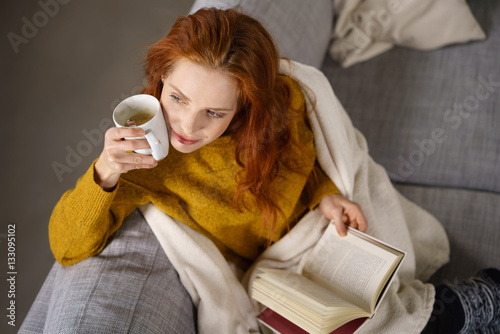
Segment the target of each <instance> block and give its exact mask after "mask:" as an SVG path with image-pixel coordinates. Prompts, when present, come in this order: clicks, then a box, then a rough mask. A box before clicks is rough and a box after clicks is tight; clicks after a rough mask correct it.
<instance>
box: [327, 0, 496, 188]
mask: <svg viewBox="0 0 500 334" xmlns="http://www.w3.org/2000/svg"><path fill="white" fill-rule="evenodd" d="M470 7H471V10H472V12H473V14H474V15H475V17H476V19H477V20H478V22H479V24H480V25H481V26H482V28H483V29H484V31H485V32H486V34H487V36H488V37H487V40H485V41H481V42H473V43H467V44H460V45H454V46H448V47H444V48H441V49H438V50H435V51H416V50H409V49H404V48H394V49H392V50H390V51H388V52H387V53H384V54H382V55H380V56H377V57H375V58H373V59H371V60H369V61H367V62H365V63H361V64H356V65H354V66H352V67H350V68H347V69H344V68H341V67H340V66H339V65H338V64H336V63H335V62H334V61H333V60H332V59H331V58H330V57H327V58H326V59H325V62H324V63H323V65H322V67H321V69H322V71H323V72H324V73H325V74H326V76H327V77H328V78H329V80H330V82H331V84H332V86H333V89H334V91H335V93H336V94H337V96H338V98H339V100H340V102H341V103H342V105H343V106H344V107H345V109H346V111H347V112H348V113H349V115H350V117H351V118H352V121H353V123H354V125H355V126H356V127H357V128H358V129H360V130H361V132H362V133H363V134H364V135H365V136H366V138H367V141H368V145H369V148H370V153H371V155H372V157H373V158H374V159H375V160H376V161H377V162H379V163H381V164H382V165H383V166H384V167H385V168H386V169H387V171H388V172H389V175H390V177H391V178H392V179H393V180H396V181H401V182H411V183H418V184H428V185H435V186H452V187H460V188H471V189H479V190H490V191H495V192H500V173H499V168H500V152H499V151H498V143H499V142H500V131H499V129H500V110H499V109H500V56H499V55H500V19H499V18H500V3H499V2H498V1H493V0H489V1H471V2H470ZM436 33H438V32H436ZM485 82H490V83H489V84H485ZM491 82H493V83H491ZM460 110H461V111H460ZM460 112H461V114H460Z"/></svg>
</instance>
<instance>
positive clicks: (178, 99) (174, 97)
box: [170, 95, 182, 103]
mask: <svg viewBox="0 0 500 334" xmlns="http://www.w3.org/2000/svg"><path fill="white" fill-rule="evenodd" d="M170 97H171V98H172V100H174V102H178V103H180V102H182V100H181V98H180V97H178V96H176V95H170Z"/></svg>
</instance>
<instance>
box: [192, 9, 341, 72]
mask: <svg viewBox="0 0 500 334" xmlns="http://www.w3.org/2000/svg"><path fill="white" fill-rule="evenodd" d="M312 2H313V4H312V3H310V2H309V1H303V0H259V1H253V0H251V1H249V0H196V1H195V3H194V4H193V7H191V10H190V13H193V12H195V11H197V10H198V9H200V8H203V7H216V8H224V9H225V8H235V7H237V8H240V9H241V10H242V11H243V12H244V13H245V14H247V15H250V16H252V17H254V18H256V19H257V20H259V21H260V22H261V23H262V24H263V25H264V27H265V28H266V29H267V30H268V31H269V32H270V33H271V35H272V36H273V38H274V39H275V42H276V44H277V45H278V49H279V51H280V54H281V56H283V57H287V58H290V59H292V60H296V61H299V62H301V63H303V64H307V65H311V66H314V67H316V68H319V66H320V65H321V63H322V61H323V58H324V57H325V54H326V50H327V48H328V45H329V39H330V33H331V30H332V21H333V9H332V2H331V0H314V1H312Z"/></svg>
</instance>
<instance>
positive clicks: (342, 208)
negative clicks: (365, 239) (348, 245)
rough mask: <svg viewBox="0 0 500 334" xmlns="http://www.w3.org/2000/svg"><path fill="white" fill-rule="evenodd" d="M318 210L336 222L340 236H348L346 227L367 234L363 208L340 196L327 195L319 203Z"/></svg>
mask: <svg viewBox="0 0 500 334" xmlns="http://www.w3.org/2000/svg"><path fill="white" fill-rule="evenodd" d="M318 208H319V211H320V212H321V213H322V214H323V216H325V217H326V218H327V219H330V220H333V221H334V222H335V227H336V228H337V232H338V233H339V235H340V236H345V235H346V232H347V227H346V226H351V227H353V228H355V229H358V230H360V231H361V232H365V231H366V228H367V227H368V223H367V221H366V218H365V215H364V214H363V211H362V210H361V206H360V205H359V204H358V203H354V202H351V201H350V200H348V199H347V198H345V197H343V196H342V195H340V194H331V195H326V196H325V197H323V198H322V199H321V201H320V202H319V207H318Z"/></svg>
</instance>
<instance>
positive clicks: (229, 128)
mask: <svg viewBox="0 0 500 334" xmlns="http://www.w3.org/2000/svg"><path fill="white" fill-rule="evenodd" d="M278 65H279V55H278V52H277V50H276V48H275V46H274V44H273V42H272V38H271V37H270V35H269V34H268V33H267V32H266V31H265V29H264V28H263V27H262V26H261V25H260V24H259V23H258V22H257V21H255V20H254V19H252V18H250V17H248V16H246V15H243V14H240V13H238V12H236V11H234V10H226V11H221V10H215V9H206V10H200V11H198V12H197V13H195V14H193V15H191V16H189V17H182V18H179V19H178V20H177V22H176V23H175V25H174V27H173V28H172V30H171V31H170V33H169V35H168V36H167V37H166V38H164V39H162V40H160V41H159V42H157V43H156V44H154V45H153V46H152V47H151V49H150V51H149V53H148V56H147V61H146V65H145V70H146V75H147V78H148V85H147V87H146V89H145V92H144V93H147V94H151V95H154V96H155V97H157V98H158V99H159V100H160V102H161V105H162V108H163V111H164V115H165V119H166V122H167V125H168V128H169V134H170V144H171V146H172V147H173V149H171V150H170V154H169V155H168V156H167V157H166V158H165V159H164V160H162V161H155V160H154V159H153V158H152V157H151V156H144V155H140V154H137V153H133V152H132V151H133V150H137V149H142V148H148V144H147V142H146V141H145V140H128V141H124V140H122V139H123V138H124V137H139V136H142V135H143V134H144V133H143V130H141V129H140V128H111V129H109V130H108V131H107V132H106V139H105V144H104V149H103V151H102V153H101V155H100V157H99V159H98V160H97V161H96V162H95V163H94V164H93V165H92V166H91V167H90V169H89V170H88V171H87V173H86V174H85V175H84V176H82V178H81V179H80V180H79V181H78V184H77V186H76V187H75V188H74V189H72V190H70V191H68V192H67V193H65V194H64V195H63V197H62V198H61V200H60V201H59V203H58V204H57V205H56V207H55V209H54V212H53V215H52V217H51V221H50V227H49V232H50V242H51V248H52V251H53V253H54V255H55V257H56V259H57V260H58V262H60V263H61V264H62V265H64V266H69V265H72V264H75V263H77V262H79V261H82V260H85V259H87V258H89V257H91V256H94V255H96V254H99V253H100V252H101V251H102V250H103V249H104V248H105V247H106V244H107V241H108V239H109V238H110V237H111V236H112V235H113V234H114V233H115V232H116V231H117V230H118V229H119V228H120V226H121V224H122V223H123V221H124V220H125V218H126V217H127V216H129V215H130V214H131V213H132V212H133V211H134V210H135V209H136V208H137V207H138V206H140V205H142V204H146V203H149V202H152V203H153V204H155V205H156V206H157V207H158V208H160V209H161V210H163V211H164V212H165V213H167V214H168V215H170V216H172V217H173V218H176V219H178V220H179V221H182V222H184V223H185V224H187V225H189V226H191V227H192V228H194V229H195V230H197V231H199V232H200V233H203V234H205V235H206V236H208V237H209V238H211V239H212V240H213V241H214V243H215V245H216V246H217V247H218V248H219V250H220V251H221V253H222V254H223V255H224V256H225V258H226V259H227V261H228V262H230V263H233V264H235V265H236V266H237V267H239V268H241V269H243V270H244V269H246V268H248V266H249V265H250V264H251V263H252V261H253V260H255V259H256V257H257V256H258V255H259V254H260V253H261V252H262V250H264V249H265V248H266V247H267V246H269V245H270V244H271V243H273V242H275V241H277V240H279V238H280V237H281V236H283V235H284V234H285V233H286V232H287V230H288V229H289V228H291V227H292V226H293V225H294V223H295V222H297V221H298V219H300V217H302V216H303V215H304V214H305V213H306V212H307V211H308V210H310V209H314V208H316V207H318V208H319V210H320V211H321V213H322V214H323V215H324V216H325V217H326V218H328V219H331V220H334V221H335V224H336V227H337V230H338V231H339V233H340V234H345V231H346V226H352V227H354V228H358V229H360V230H361V231H365V230H366V228H367V222H366V219H365V217H364V215H363V212H362V210H361V208H360V206H359V205H357V204H356V203H353V202H351V201H349V200H348V199H346V198H344V197H343V196H342V195H341V194H340V193H339V191H338V190H337V188H336V187H335V185H334V184H333V182H332V181H331V180H330V179H329V178H328V177H327V176H326V175H325V174H324V172H323V171H322V170H321V169H320V168H319V167H318V163H317V161H316V153H315V151H314V145H313V133H312V131H311V129H310V127H309V125H308V121H307V115H306V110H305V103H304V96H303V94H302V92H301V89H300V87H299V85H298V84H297V82H295V81H294V80H293V79H292V78H288V77H284V76H280V75H279V74H278ZM499 287H500V277H499V276H498V272H497V271H495V270H489V271H483V272H481V273H480V275H479V276H478V277H476V278H474V279H472V280H470V281H468V282H466V283H462V284H459V285H456V286H454V287H440V288H438V292H440V293H439V294H438V295H437V299H436V305H439V306H443V307H444V310H445V311H443V312H436V314H434V315H433V317H432V318H431V319H430V320H431V321H430V322H429V325H428V326H427V328H426V329H425V331H424V332H425V333H437V332H439V333H443V332H450V333H451V332H458V331H460V330H468V329H470V328H473V326H475V327H474V328H480V327H481V326H486V325H488V324H489V323H492V322H493V321H494V319H497V318H498V316H499V313H500V311H499V309H500V306H499V304H500V293H499V290H500V288H499ZM445 293H446V294H445ZM449 294H452V296H453V298H449V296H450V295H449ZM471 294H480V295H481V296H483V297H484V298H483V299H484V300H486V301H481V300H480V301H479V302H478V299H476V300H474V303H467V302H466V301H468V300H469V299H470V297H469V296H470V295H471ZM445 295H446V298H444V297H445ZM450 301H451V302H450ZM471 310H472V311H471ZM477 310H482V311H484V310H486V311H485V312H483V313H485V314H487V316H486V317H485V318H484V319H483V320H482V321H483V322H481V323H480V322H478V321H476V322H477V323H475V324H473V323H472V322H474V321H475V320H477V319H478V317H476V316H475V313H474V311H477ZM450 312H451V313H450ZM488 312H489V313H488ZM450 314H451V316H450ZM457 314H458V315H459V317H457V316H456V315H457ZM471 319H472V320H471Z"/></svg>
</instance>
